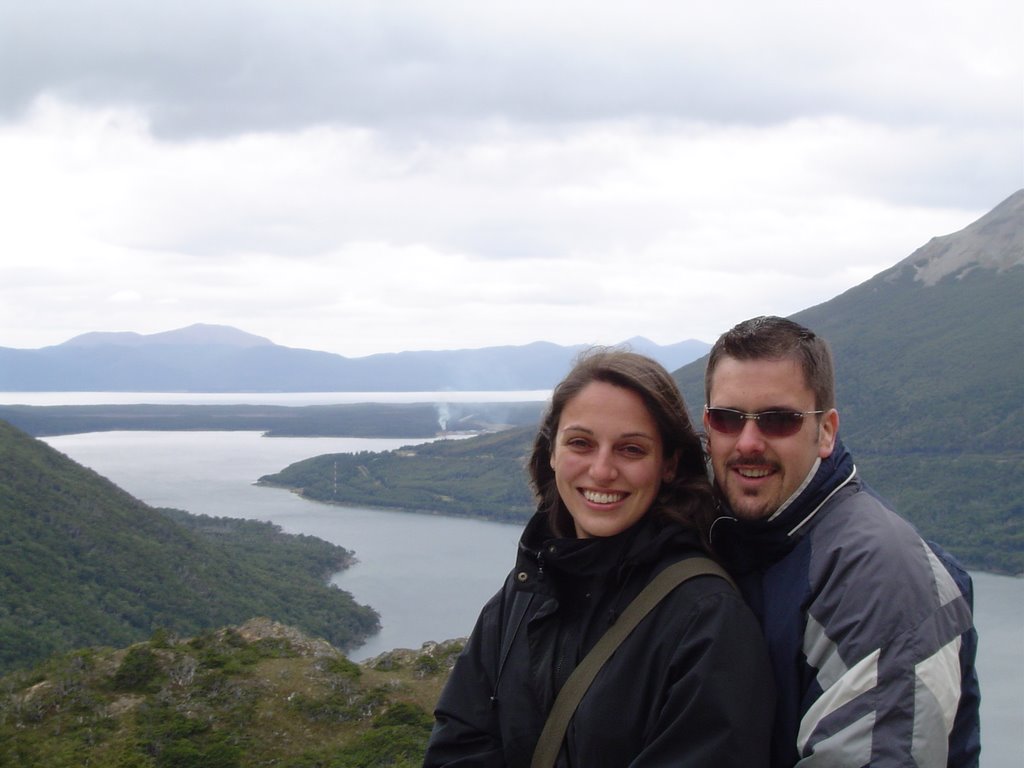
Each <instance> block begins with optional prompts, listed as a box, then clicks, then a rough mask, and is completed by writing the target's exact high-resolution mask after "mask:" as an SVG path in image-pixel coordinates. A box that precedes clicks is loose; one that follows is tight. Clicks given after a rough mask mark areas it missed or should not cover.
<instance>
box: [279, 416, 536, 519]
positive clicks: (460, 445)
mask: <svg viewBox="0 0 1024 768" xmlns="http://www.w3.org/2000/svg"><path fill="white" fill-rule="evenodd" d="M535 432H536V427H532V426H531V427H526V428H519V429H509V430H506V431H503V432H498V433H496V434H492V435H484V436H481V437H473V438H469V439H464V440H440V441H437V442H434V443H428V444H426V445H417V446H415V447H407V448H402V449H400V450H397V451H387V452H383V453H371V452H368V451H364V452H361V453H356V454H345V453H339V454H327V455H324V456H317V457H315V458H312V459H306V460H304V461H300V462H296V463H295V464H292V465H291V466H289V467H286V468H285V469H284V470H282V471H281V472H278V473H276V474H273V475H265V476H263V477H261V478H260V480H259V482H260V484H261V485H273V486H282V487H286V488H291V489H293V490H295V491H296V492H298V493H300V494H301V495H302V496H304V497H306V498H308V499H313V500H315V501H324V502H328V503H333V504H359V505H370V506H377V507H392V508H403V509H409V510H412V511H418V512H434V513H437V514H444V515H455V516H459V517H479V518H485V519H488V520H501V521H509V522H515V521H520V520H525V519H526V518H528V517H529V516H530V514H531V513H532V512H533V510H534V507H535V504H534V501H533V495H532V493H531V492H530V489H529V486H528V483H527V472H526V461H527V458H528V457H529V454H530V449H531V447H532V444H533V436H534V434H535Z"/></svg>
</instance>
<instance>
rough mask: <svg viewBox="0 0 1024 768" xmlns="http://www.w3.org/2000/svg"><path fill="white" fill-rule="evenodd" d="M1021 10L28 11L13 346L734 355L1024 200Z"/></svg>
mask: <svg viewBox="0 0 1024 768" xmlns="http://www.w3.org/2000/svg"><path fill="white" fill-rule="evenodd" d="M1022 34H1024V5H1022V4H1021V3H1020V2H1019V0H974V1H973V2H971V3H964V2H949V1H945V0H895V1H894V0H884V1H881V0H859V1H858V2H856V3H853V2H836V3H822V2H820V0H775V1H774V2H771V3H763V2H755V1H754V0H745V1H744V2H736V1H735V0H718V1H717V2H714V3H710V2H699V3H698V2H691V1H690V0H677V1H675V2H671V1H670V0H661V1H655V0H630V2H628V3H627V2H610V1H605V0H585V1H582V2H576V0H570V1H567V2H563V1H560V0H545V2H534V0H516V1H515V2H505V1H504V0H489V1H488V2H470V1H469V0H465V1H461V2H460V1H456V0H451V1H447V0H438V1H435V2H430V1H429V0H421V1H420V2H410V1H406V0H375V1H371V2H361V1H359V0H176V1H175V2H173V3H151V2H138V1H132V0H32V2H24V1H23V0H0V217H2V226H0V346H7V347H41V346H47V345H50V344H57V343H60V342H63V341H65V340H67V339H69V338H71V337H73V336H75V335H77V334H80V333H84V332H88V331H100V330H103V331H136V332H139V333H156V332H160V331H166V330H171V329H174V328H179V327H183V326H186V325H190V324H192V323H197V322H203V323H217V324H226V325H232V326H235V327H237V328H241V329H243V330H245V331H248V332H250V333H255V334H259V335H261V336H267V337H269V338H271V339H272V340H273V341H275V342H277V343H279V344H284V345H287V346H293V347H303V348H308V349H319V350H326V351H330V352H336V353H340V354H343V355H348V356H360V355H366V354H371V353H374V352H388V351H399V350H404V349H452V348H466V347H482V346H491V345H498V344H524V343H528V342H530V341H535V340H539V339H545V340H548V341H554V342H557V343H561V344H577V343H613V342H617V341H621V340H623V339H625V338H628V337H631V336H635V335H643V336H647V337H648V338H651V339H653V340H654V341H657V342H660V343H671V342H675V341H680V340H683V339H687V338H699V339H703V340H705V341H713V340H714V338H715V337H716V336H717V335H718V334H719V333H720V332H722V331H723V330H725V329H726V328H728V327H730V326H731V325H733V324H734V323H735V322H737V321H739V320H741V319H743V318H746V317H749V316H752V315H755V314H763V313H774V314H783V315H785V314H791V313H793V312H796V311H799V310H801V309H804V308H805V307H808V306H812V305H814V304H818V303H820V302H822V301H826V300H828V299H830V298H832V297H833V296H835V295H837V294H839V293H841V292H842V291H844V290H846V289H848V288H850V287H852V286H854V285H856V284H858V283H860V282H863V281H864V280H866V279H867V278H869V277H871V276H872V275H874V274H876V273H878V272H880V271H882V270H884V269H886V268H888V267H889V266H892V265H893V264H895V263H896V262H898V261H900V260H901V259H903V258H905V257H906V256H908V255H910V253H911V252H913V251H914V250H915V249H917V248H918V247H919V246H921V245H923V244H924V243H926V242H927V241H928V240H929V239H930V238H931V237H933V236H937V235H945V234H949V233H951V232H954V231H957V230H959V229H962V228H963V227H965V226H967V225H968V224H970V223H971V222H972V221H973V220H975V219H976V218H978V217H979V216H981V215H982V214H984V213H985V212H986V211H988V210H990V209H991V208H993V207H995V205H997V204H998V203H999V202H1001V201H1002V200H1003V199H1005V198H1006V197H1008V196H1009V195H1010V194H1011V193H1012V192H1014V191H1015V190H1017V189H1019V188H1021V187H1024V139H1022V135H1024V106H1022V102H1024V48H1022V46H1021V43H1020V41H1021V38H1022Z"/></svg>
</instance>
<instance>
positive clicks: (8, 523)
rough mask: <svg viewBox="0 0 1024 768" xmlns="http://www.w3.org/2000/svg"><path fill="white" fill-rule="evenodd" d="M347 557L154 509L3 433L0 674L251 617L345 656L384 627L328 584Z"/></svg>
mask: <svg viewBox="0 0 1024 768" xmlns="http://www.w3.org/2000/svg"><path fill="white" fill-rule="evenodd" d="M351 560H352V553H350V552H348V551H347V550H345V549H343V548H341V547H338V546H335V545H332V544H328V543H327V542H324V541H321V540H319V539H316V538H313V537H309V536H290V535H286V534H283V533H282V532H281V531H280V529H279V528H277V527H276V526H274V525H271V524H268V523H257V522H251V521H242V520H227V519H213V518H208V517H195V516H192V515H188V514H186V513H184V512H180V511H174V510H156V509H153V508H151V507H148V506H146V505H145V504H143V503H142V502H140V501H138V500H137V499H134V498H133V497H131V496H130V495H128V494H127V493H125V492H124V491H122V490H121V489H120V488H118V487H117V486H115V485H114V484H112V483H111V482H109V481H108V480H106V479H105V478H103V477H101V476H99V475H98V474H96V473H95V472H92V471H91V470H88V469H86V468H84V467H82V466H80V465H78V464H76V463H75V462H73V461H71V460H70V459H69V458H67V457H66V456H64V455H63V454H61V453H59V452H57V451H55V450H53V449H51V448H50V447H48V446H47V445H45V444H44V443H42V442H40V441H38V440H34V439H32V438H31V437H29V436H28V435H26V434H24V433H22V432H20V431H19V430H17V429H15V428H14V427H12V426H10V425H9V424H6V423H5V422H0V673H2V672H4V671H9V670H11V669H15V668H19V667H24V666H25V665H27V664H30V663H34V662H37V661H39V660H41V659H44V658H46V657H47V656H49V655H51V654H53V653H56V652H62V651H67V650H69V649H72V648H79V647H82V646H90V645H127V644H129V643H132V642H135V641H138V640H140V639H143V638H146V637H149V636H150V635H151V634H152V633H153V632H154V631H156V630H158V629H163V630H166V631H169V632H173V633H176V634H196V633H199V632H202V631H204V630H208V629H213V628H216V627H221V626H225V625H228V624H237V623H240V622H242V621H245V620H246V619H248V618H250V617H252V616H270V617H272V618H274V619H276V620H279V621H284V622H287V623H289V624H294V625H296V626H298V627H301V628H303V629H305V630H306V631H309V632H311V633H314V634H316V635H319V636H322V637H324V638H326V639H328V640H329V641H330V642H331V643H333V644H335V645H337V646H338V647H339V648H347V647H352V646H353V645H355V644H357V643H358V642H360V641H361V640H362V639H365V638H366V637H367V636H369V635H370V634H372V633H373V632H375V631H376V630H377V629H378V618H377V615H376V613H375V612H374V611H373V610H372V609H371V608H367V607H365V606H360V605H357V604H356V603H355V602H354V601H353V600H352V597H351V595H349V594H348V593H346V592H343V591H341V590H339V589H336V588H334V587H330V586H328V585H327V583H326V579H327V577H328V575H329V574H330V573H332V572H335V571H338V570H341V569H343V568H345V567H347V566H348V565H349V564H350V562H351Z"/></svg>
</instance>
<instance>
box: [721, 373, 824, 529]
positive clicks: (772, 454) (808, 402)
mask: <svg viewBox="0 0 1024 768" xmlns="http://www.w3.org/2000/svg"><path fill="white" fill-rule="evenodd" d="M708 404H709V405H710V406H711V407H712V408H732V409H734V410H737V411H744V412H746V413H759V412H761V411H802V412H806V411H813V410H816V408H815V403H814V393H813V392H812V391H811V390H810V388H809V387H808V386H807V382H806V381H805V380H804V375H803V371H802V370H801V368H800V364H799V363H798V362H797V361H796V360H793V359H784V360H737V359H735V358H732V357H725V358H722V359H721V360H720V361H719V362H718V365H717V366H716V368H715V371H714V373H713V374H712V378H711V391H710V392H709V396H708ZM704 428H705V430H706V431H707V434H708V451H709V453H710V455H711V465H712V467H713V468H714V470H715V479H716V481H717V483H718V486H719V488H720V489H721V491H722V493H723V494H724V495H725V498H726V499H727V500H728V502H729V506H730V507H732V510H733V512H734V513H735V514H736V516H737V517H738V518H740V519H743V520H761V519H765V518H769V517H771V516H772V515H773V514H775V512H776V511H777V510H778V509H779V507H780V506H782V504H783V502H785V501H786V500H787V499H788V498H789V497H790V496H792V495H793V492H794V491H795V490H796V489H797V488H798V487H799V486H800V484H801V483H803V481H804V479H805V478H806V477H807V473H808V472H810V469H811V466H813V464H814V461H815V459H817V458H822V459H824V458H826V457H828V456H830V455H831V454H832V449H833V447H834V446H835V436H836V431H837V430H838V429H839V414H838V413H837V412H836V410H835V409H834V408H833V409H832V410H830V411H827V412H826V413H824V414H821V415H820V416H805V417H804V419H803V424H802V425H801V427H800V429H799V431H797V432H796V434H793V435H789V436H787V437H766V436H765V435H764V434H763V433H762V432H761V431H760V429H759V427H758V424H757V422H756V421H755V420H753V419H747V420H746V421H744V422H743V428H742V430H741V431H740V433H739V434H736V435H727V434H723V433H722V432H716V431H715V430H713V429H712V428H711V426H710V425H709V424H708V416H707V414H706V413H705V414H704Z"/></svg>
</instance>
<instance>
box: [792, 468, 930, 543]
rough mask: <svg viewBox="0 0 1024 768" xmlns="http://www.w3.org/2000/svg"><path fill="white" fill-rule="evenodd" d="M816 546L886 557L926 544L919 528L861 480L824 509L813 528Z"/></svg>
mask: <svg viewBox="0 0 1024 768" xmlns="http://www.w3.org/2000/svg"><path fill="white" fill-rule="evenodd" d="M810 535H811V540H812V547H813V548H814V549H820V548H825V549H836V550H839V552H838V554H839V555H840V556H846V557H858V558H863V557H866V558H868V559H873V558H874V557H880V558H886V559H888V558H889V557H891V556H893V555H898V554H900V553H905V551H906V550H907V549H908V548H909V549H911V550H914V551H918V550H920V549H921V548H922V547H924V546H925V544H924V541H923V540H922V538H921V536H920V535H919V534H918V532H917V530H916V529H915V528H914V527H913V526H912V525H911V524H910V523H909V522H907V521H906V520H905V519H904V518H903V517H901V516H900V515H899V514H898V513H897V512H896V511H895V510H893V509H892V507H890V506H889V505H888V504H887V503H886V502H885V501H884V500H883V499H881V498H880V497H879V496H877V495H876V494H874V493H873V492H872V491H870V490H869V489H868V488H866V487H865V486H863V485H861V484H860V483H851V484H850V485H849V486H848V487H846V488H843V489H842V490H841V491H840V492H839V493H838V494H836V496H835V498H834V499H832V500H831V501H830V502H829V503H828V504H827V505H826V507H825V508H824V509H823V510H822V511H821V514H820V515H819V519H818V520H817V525H815V526H814V528H813V529H812V531H811V534H810Z"/></svg>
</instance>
